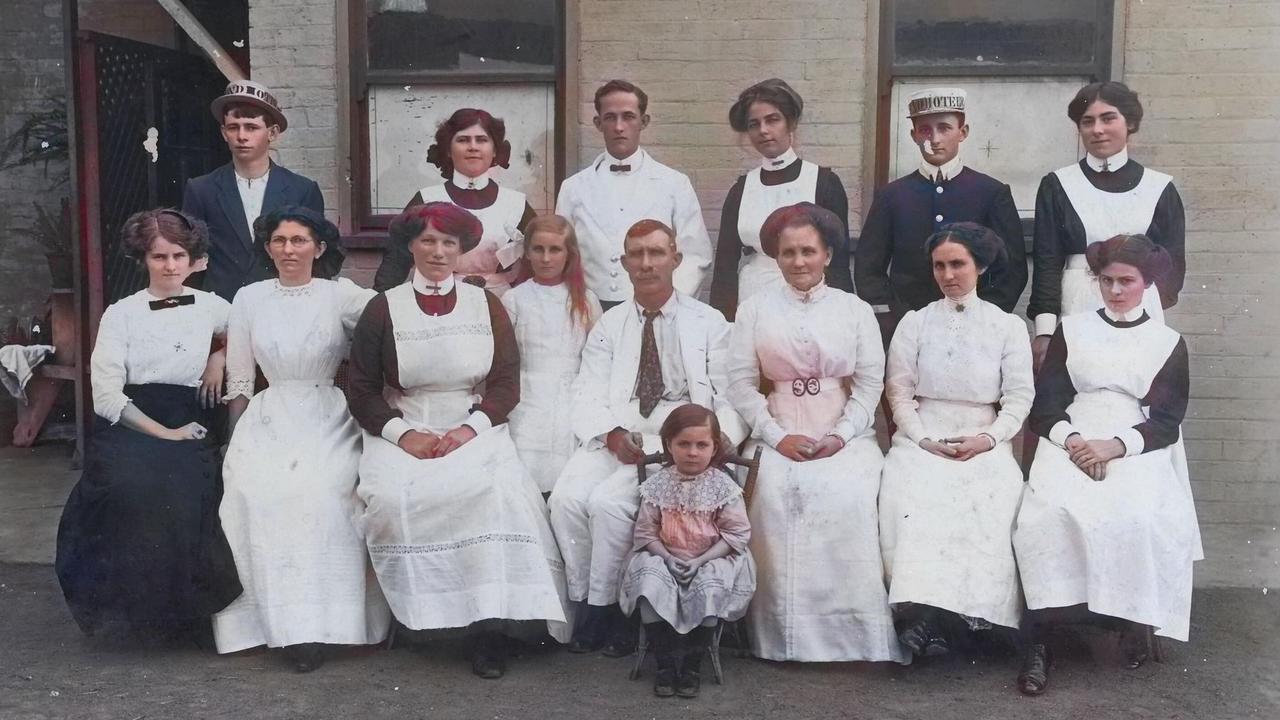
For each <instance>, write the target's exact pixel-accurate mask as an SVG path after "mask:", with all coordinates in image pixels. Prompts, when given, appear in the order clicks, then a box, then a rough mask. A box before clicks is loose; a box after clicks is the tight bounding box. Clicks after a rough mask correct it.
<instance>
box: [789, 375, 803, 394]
mask: <svg viewBox="0 0 1280 720" xmlns="http://www.w3.org/2000/svg"><path fill="white" fill-rule="evenodd" d="M804 389H805V382H804V380H801V379H800V378H796V379H795V380H792V381H791V394H792V395H795V396H796V397H804Z"/></svg>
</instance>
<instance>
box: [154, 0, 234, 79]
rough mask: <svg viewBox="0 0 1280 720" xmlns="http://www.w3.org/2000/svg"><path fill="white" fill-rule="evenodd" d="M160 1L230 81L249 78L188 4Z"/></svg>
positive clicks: (170, 0) (172, 0)
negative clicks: (192, 12) (205, 27)
mask: <svg viewBox="0 0 1280 720" xmlns="http://www.w3.org/2000/svg"><path fill="white" fill-rule="evenodd" d="M158 2H159V3H160V7H162V8H164V9H165V11H166V12H168V13H169V15H170V16H172V17H173V21H174V22H176V23H178V27H180V28H182V29H183V30H184V31H186V33H187V34H188V35H190V36H191V39H192V40H194V41H195V43H196V45H199V46H200V49H201V50H203V51H204V52H205V54H206V55H208V56H209V59H210V60H212V61H213V64H214V65H217V66H218V70H219V71H220V72H221V73H222V74H223V75H224V76H225V77H226V78H227V80H228V81H232V82H234V81H236V80H247V79H249V76H248V75H246V74H245V72H244V70H241V69H240V66H239V65H237V64H236V61H235V60H232V59H231V56H230V55H228V54H227V51H226V50H223V49H222V46H221V45H219V44H218V41H217V40H214V39H213V36H212V35H210V34H209V31H208V30H205V29H204V25H201V24H200V21H199V20H197V19H196V16H195V15H192V14H191V11H190V10H188V9H187V6H186V5H183V4H182V2H181V0H158Z"/></svg>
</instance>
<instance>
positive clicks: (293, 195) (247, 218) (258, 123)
mask: <svg viewBox="0 0 1280 720" xmlns="http://www.w3.org/2000/svg"><path fill="white" fill-rule="evenodd" d="M211 109H212V110H213V116H214V117H215V118H217V119H218V122H219V123H220V124H221V125H222V137H223V139H224V140H226V141H227V147H229V148H230V149H231V162H229V163H227V164H226V165H223V166H222V167H220V168H218V169H217V170H214V171H213V172H211V173H209V174H208V175H202V176H200V177H198V178H192V179H191V180H189V181H187V187H186V190H185V192H184V193H183V197H182V210H183V212H186V213H188V214H189V215H191V216H193V217H197V218H199V219H201V220H203V221H204V222H205V224H207V225H208V226H209V269H208V271H207V272H205V273H202V276H203V277H201V278H200V279H199V280H198V282H199V283H200V286H201V287H202V288H203V289H204V290H206V291H208V292H213V293H217V294H218V295H220V296H222V297H223V298H225V299H226V300H227V301H230V300H231V299H232V298H234V297H235V294H236V291H238V290H239V289H240V288H242V287H244V286H245V285H248V284H249V283H252V282H256V281H258V280H262V279H264V278H266V277H268V276H269V275H268V271H269V270H270V268H268V267H266V260H265V257H266V256H265V255H264V254H261V253H257V252H255V250H254V239H253V222H254V221H255V220H257V219H258V217H259V216H261V215H264V214H266V213H269V212H271V211H272V210H275V209H278V208H281V207H288V206H291V205H302V206H304V207H307V208H310V209H311V210H315V211H316V212H318V213H323V212H324V197H323V196H321V194H320V187H319V186H318V185H316V183H315V181H314V180H311V179H310V178H306V177H303V176H301V175H298V174H297V173H293V172H290V171H289V170H286V169H285V168H283V167H280V166H279V165H276V164H275V163H273V162H272V161H271V158H270V151H271V143H272V141H274V140H275V139H276V138H277V137H278V136H279V135H280V134H281V133H283V132H284V131H285V129H286V128H288V126H289V121H288V119H286V118H285V116H284V113H283V112H281V110H280V104H279V103H278V102H276V98H275V96H274V95H272V94H271V92H270V91H269V90H268V89H267V88H266V87H265V86H264V85H262V84H260V83H256V82H252V81H249V80H238V81H235V82H232V83H231V84H229V85H227V91H226V94H224V95H222V96H221V97H219V98H218V99H216V100H214V101H213V105H212V106H211Z"/></svg>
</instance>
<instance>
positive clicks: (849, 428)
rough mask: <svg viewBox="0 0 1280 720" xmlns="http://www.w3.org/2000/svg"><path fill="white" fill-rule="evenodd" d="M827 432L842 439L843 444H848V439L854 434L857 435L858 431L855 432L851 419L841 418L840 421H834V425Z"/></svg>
mask: <svg viewBox="0 0 1280 720" xmlns="http://www.w3.org/2000/svg"><path fill="white" fill-rule="evenodd" d="M827 434H828V435H835V436H836V437H838V438H840V439H841V440H843V441H844V444H845V445H848V444H849V441H850V440H852V439H853V438H854V436H855V435H857V434H858V433H857V429H856V428H855V427H854V425H853V421H852V420H841V421H840V422H838V423H836V424H835V427H833V428H831V430H830V431H829V432H828V433H827Z"/></svg>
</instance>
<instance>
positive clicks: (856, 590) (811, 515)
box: [747, 435, 909, 663]
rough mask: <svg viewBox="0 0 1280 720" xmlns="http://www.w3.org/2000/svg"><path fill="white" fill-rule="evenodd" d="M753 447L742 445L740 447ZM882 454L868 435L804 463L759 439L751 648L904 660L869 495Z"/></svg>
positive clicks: (769, 653)
mask: <svg viewBox="0 0 1280 720" xmlns="http://www.w3.org/2000/svg"><path fill="white" fill-rule="evenodd" d="M752 444H753V445H755V444H756V443H752ZM754 452H755V450H754V448H752V447H748V448H747V454H748V456H750V454H751V453H754ZM883 464H884V456H883V455H881V454H880V448H879V446H877V445H876V441H875V437H874V436H871V435H865V436H863V437H858V438H854V439H853V440H852V441H851V442H850V443H849V444H848V445H846V446H845V447H844V449H842V450H841V451H840V452H838V453H836V454H835V455H833V456H831V457H829V458H824V459H822V460H811V461H808V462H803V463H798V462H792V461H791V460H788V459H787V458H785V457H783V456H782V455H780V454H779V453H778V452H777V451H776V450H774V449H773V448H770V447H768V446H764V454H763V456H762V457H761V466H760V473H759V475H758V477H757V481H756V490H755V497H754V498H753V499H752V501H751V506H750V508H749V512H748V514H749V516H750V518H751V554H752V555H753V556H754V557H755V562H756V566H757V567H758V568H759V574H758V576H757V587H756V594H755V597H754V599H753V600H752V601H751V607H750V609H749V610H748V611H747V619H748V622H750V624H751V633H750V635H751V651H752V653H753V654H755V655H756V656H757V657H761V658H765V659H768V660H801V661H811V662H825V661H840V660H870V661H878V660H893V661H896V662H903V663H905V662H909V657H908V656H906V655H905V654H904V653H903V650H902V646H901V645H899V643H898V639H897V634H896V633H895V632H894V628H893V617H892V614H891V613H890V611H889V601H888V597H887V594H886V592H885V588H884V575H883V572H882V566H881V560H880V540H879V537H878V524H877V522H876V495H877V493H878V492H879V490H880V470H881V466H882V465H883Z"/></svg>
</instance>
